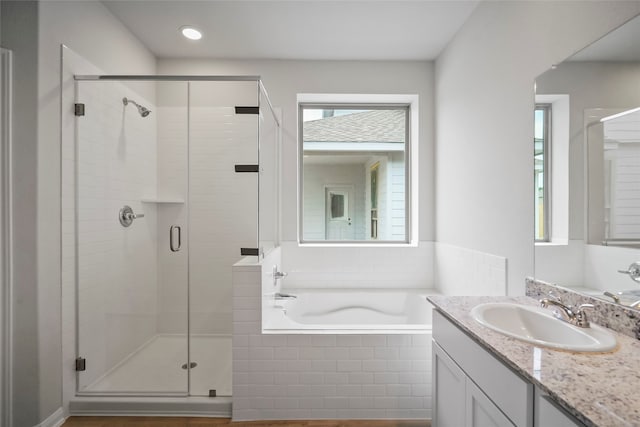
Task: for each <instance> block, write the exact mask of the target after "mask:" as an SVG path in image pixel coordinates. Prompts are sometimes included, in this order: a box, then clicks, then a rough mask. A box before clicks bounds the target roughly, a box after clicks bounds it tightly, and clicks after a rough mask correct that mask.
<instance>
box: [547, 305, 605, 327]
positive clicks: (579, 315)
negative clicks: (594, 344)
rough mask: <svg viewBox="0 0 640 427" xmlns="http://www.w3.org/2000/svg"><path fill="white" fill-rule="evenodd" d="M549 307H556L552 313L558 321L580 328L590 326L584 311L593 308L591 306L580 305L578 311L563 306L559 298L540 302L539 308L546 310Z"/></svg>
mask: <svg viewBox="0 0 640 427" xmlns="http://www.w3.org/2000/svg"><path fill="white" fill-rule="evenodd" d="M550 305H552V306H554V307H558V310H555V311H554V314H555V316H556V317H557V318H558V319H560V320H563V321H565V322H567V323H570V324H572V325H574V326H578V327H580V328H588V327H589V326H590V324H589V319H587V313H585V311H584V309H585V308H593V304H582V305H580V306H578V309H577V310H576V309H574V308H573V307H572V306H570V305H565V304H563V303H562V301H561V300H560V299H559V298H558V299H553V297H552V298H543V299H541V300H540V306H541V307H544V308H547V307H549V306H550Z"/></svg>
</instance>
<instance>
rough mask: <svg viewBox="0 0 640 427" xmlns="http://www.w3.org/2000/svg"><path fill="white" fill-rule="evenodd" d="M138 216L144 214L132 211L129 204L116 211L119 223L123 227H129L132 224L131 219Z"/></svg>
mask: <svg viewBox="0 0 640 427" xmlns="http://www.w3.org/2000/svg"><path fill="white" fill-rule="evenodd" d="M138 218H144V214H135V213H133V209H131V206H127V205H125V206H123V207H122V209H120V212H119V213H118V219H119V220H120V224H122V226H123V227H129V226H130V225H131V224H133V220H134V219H138Z"/></svg>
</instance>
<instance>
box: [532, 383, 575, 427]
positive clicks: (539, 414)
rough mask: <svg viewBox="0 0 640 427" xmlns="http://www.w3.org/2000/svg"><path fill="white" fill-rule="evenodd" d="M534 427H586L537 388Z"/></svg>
mask: <svg viewBox="0 0 640 427" xmlns="http://www.w3.org/2000/svg"><path fill="white" fill-rule="evenodd" d="M534 406H535V408H536V409H535V416H534V418H535V419H534V427H547V426H553V427H583V426H584V425H583V424H582V423H581V422H580V421H578V420H576V419H575V418H574V417H573V416H571V415H569V414H567V413H566V412H565V411H564V410H563V409H561V408H559V407H557V406H556V405H555V404H554V403H553V402H551V401H550V400H549V398H548V397H547V396H546V395H545V394H544V393H542V392H541V391H540V390H539V389H537V388H536V403H535V405H534Z"/></svg>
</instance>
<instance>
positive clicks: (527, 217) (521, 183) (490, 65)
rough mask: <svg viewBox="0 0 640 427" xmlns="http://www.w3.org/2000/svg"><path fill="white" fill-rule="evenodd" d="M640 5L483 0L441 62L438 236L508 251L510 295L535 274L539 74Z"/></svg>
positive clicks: (485, 249) (438, 68)
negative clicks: (535, 131)
mask: <svg viewBox="0 0 640 427" xmlns="http://www.w3.org/2000/svg"><path fill="white" fill-rule="evenodd" d="M638 12H640V3H638V2H624V3H623V2H497V1H486V2H481V3H480V4H479V5H478V7H477V8H476V9H475V11H474V12H473V14H472V15H471V17H470V18H469V19H468V21H467V22H466V23H465V25H464V26H463V27H462V28H461V30H460V31H459V32H458V34H457V35H456V37H455V38H454V40H453V41H452V42H451V43H450V44H449V45H448V46H447V48H446V49H445V50H444V52H443V53H442V54H441V55H440V57H439V58H438V59H437V61H436V86H435V90H436V112H437V117H436V121H437V134H436V139H437V141H438V143H437V150H436V161H435V164H436V190H435V191H436V194H437V199H436V227H437V235H436V237H437V240H438V242H442V243H446V244H450V245H455V246H460V247H465V248H469V249H473V250H476V251H481V252H486V253H491V254H500V255H502V256H505V257H506V258H507V259H508V272H507V275H508V276H507V279H508V284H507V286H508V288H507V290H508V293H509V294H524V281H523V278H524V277H525V276H527V275H531V274H532V273H533V212H534V211H533V197H532V188H533V180H532V177H533V174H532V170H533V156H532V155H531V153H532V141H533V114H532V112H533V106H534V97H533V83H534V79H535V77H536V76H537V75H539V74H541V73H542V72H543V71H545V70H547V69H548V68H549V67H550V66H551V65H552V64H554V63H558V62H560V61H561V60H563V59H564V58H565V57H567V56H569V55H571V54H572V53H573V52H575V51H577V50H578V49H580V48H581V47H583V46H585V45H586V44H588V43H590V42H592V41H594V40H595V39H597V38H598V37H600V36H601V35H603V34H604V33H605V32H607V31H609V30H611V29H613V28H615V27H616V26H618V25H620V24H622V23H623V22H625V21H626V20H627V19H629V18H631V17H633V16H634V15H635V14H637V13H638ZM541 28H544V29H545V31H541V30H540V29H541Z"/></svg>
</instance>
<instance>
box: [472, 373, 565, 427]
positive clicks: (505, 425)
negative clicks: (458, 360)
mask: <svg viewBox="0 0 640 427" xmlns="http://www.w3.org/2000/svg"><path fill="white" fill-rule="evenodd" d="M466 390H467V393H466V405H465V406H466V413H467V416H466V419H467V422H466V424H465V425H466V427H514V424H513V423H512V422H511V421H510V420H509V418H507V416H506V415H504V414H503V413H502V412H501V411H500V409H498V407H497V406H496V405H495V404H494V403H493V402H492V401H491V400H489V398H488V397H487V396H486V395H485V394H484V393H483V392H482V390H480V389H479V388H478V386H476V385H475V384H474V383H473V381H471V380H470V379H469V378H467V384H466ZM548 425H549V426H551V425H553V424H548Z"/></svg>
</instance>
